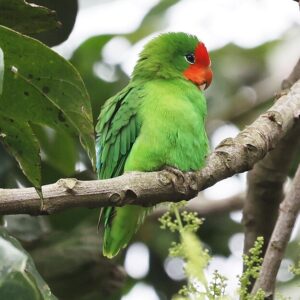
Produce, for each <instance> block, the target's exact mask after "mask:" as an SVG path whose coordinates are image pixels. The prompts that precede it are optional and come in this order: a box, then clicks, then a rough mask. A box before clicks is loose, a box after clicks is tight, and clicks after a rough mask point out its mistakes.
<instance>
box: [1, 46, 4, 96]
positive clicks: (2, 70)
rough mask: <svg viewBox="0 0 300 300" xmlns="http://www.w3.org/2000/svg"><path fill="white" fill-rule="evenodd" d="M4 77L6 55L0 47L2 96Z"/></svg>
mask: <svg viewBox="0 0 300 300" xmlns="http://www.w3.org/2000/svg"><path fill="white" fill-rule="evenodd" d="M3 77H4V55H3V51H2V49H1V48H0V96H1V94H2V88H3Z"/></svg>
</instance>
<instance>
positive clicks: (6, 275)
mask: <svg viewBox="0 0 300 300" xmlns="http://www.w3.org/2000/svg"><path fill="white" fill-rule="evenodd" d="M0 261H1V264H0V299H14V300H55V299H57V298H56V297H55V296H54V295H53V294H52V293H51V291H50V289H49V287H48V285H47V284H46V282H45V281H44V280H43V278H42V277H41V276H40V275H39V273H38V271H37V270H36V268H35V265H34V262H33V260H32V258H31V257H30V256H29V254H28V253H27V252H26V251H25V250H24V249H23V248H22V246H21V244H20V243H19V242H18V241H17V240H16V239H15V238H13V237H11V236H9V235H8V234H7V232H6V231H5V230H4V229H3V228H1V229H0Z"/></svg>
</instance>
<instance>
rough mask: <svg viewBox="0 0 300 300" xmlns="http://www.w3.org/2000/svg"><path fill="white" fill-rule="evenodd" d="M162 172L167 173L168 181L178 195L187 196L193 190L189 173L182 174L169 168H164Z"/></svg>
mask: <svg viewBox="0 0 300 300" xmlns="http://www.w3.org/2000/svg"><path fill="white" fill-rule="evenodd" d="M164 170H165V171H167V172H168V173H169V175H170V176H169V179H170V181H171V182H172V184H173V186H174V188H175V189H176V190H177V191H178V192H179V193H181V194H183V195H187V194H189V193H190V192H191V191H193V190H194V189H195V187H194V184H193V180H192V179H193V178H192V177H191V176H190V172H186V173H184V172H182V171H181V170H179V169H176V168H174V167H171V166H166V167H165V168H164ZM191 174H192V173H191Z"/></svg>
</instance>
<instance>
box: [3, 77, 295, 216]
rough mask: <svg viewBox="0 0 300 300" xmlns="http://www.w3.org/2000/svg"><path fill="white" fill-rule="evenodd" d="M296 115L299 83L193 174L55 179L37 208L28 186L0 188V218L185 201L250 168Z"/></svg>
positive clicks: (274, 144)
mask: <svg viewBox="0 0 300 300" xmlns="http://www.w3.org/2000/svg"><path fill="white" fill-rule="evenodd" d="M297 111H300V81H298V82H297V83H296V84H294V86H293V87H292V88H291V90H290V92H289V93H288V94H287V95H283V96H282V97H280V99H278V101H276V103H275V104H274V105H273V106H272V107H271V108H270V109H269V110H268V111H267V112H266V113H264V114H262V115H261V116H260V117H259V118H258V119H257V120H256V121H255V122H253V123H252V124H251V125H250V126H248V127H247V128H245V129H244V130H243V131H241V132H240V133H239V134H238V135H237V136H236V137H235V138H229V139H225V140H224V141H223V142H222V143H221V144H220V145H219V146H218V147H217V148H216V150H215V151H214V152H213V153H212V154H211V155H210V156H209V157H208V159H207V164H206V166H205V167H204V168H203V169H202V170H200V171H198V172H193V173H186V174H184V175H183V176H176V175H174V174H172V173H170V172H168V171H165V170H163V171H159V172H149V173H138V172H133V173H128V174H124V175H123V176H120V177H116V178H112V179H107V180H94V181H79V180H76V179H60V180H59V181H58V182H56V183H54V184H50V185H45V186H43V187H42V191H43V195H44V199H43V206H42V207H41V201H40V199H39V197H38V195H37V193H36V191H35V190H34V189H33V188H22V189H1V190H0V214H20V213H27V214H33V215H36V214H51V213H54V212H58V211H61V210H64V209H68V208H72V207H89V208H92V207H104V206H122V205H125V204H138V205H144V206H149V205H154V204H157V203H159V202H162V200H164V201H165V200H168V201H173V202H175V201H180V200H182V199H186V200H188V199H191V198H193V197H195V196H196V195H197V193H198V192H199V191H200V190H203V189H204V188H206V187H208V186H211V185H213V184H215V183H216V182H218V181H220V180H222V179H224V178H227V177H230V176H232V175H233V174H236V173H240V172H244V171H247V170H249V169H251V168H252V167H253V165H254V164H255V163H256V162H257V161H259V160H261V159H262V158H263V157H264V156H265V155H266V154H267V153H268V152H269V151H270V150H271V149H273V148H274V147H275V146H276V145H277V144H278V142H279V140H280V138H281V137H282V136H284V135H285V133H286V132H287V131H288V130H289V129H290V128H291V127H292V126H293V125H294V123H295V112H297Z"/></svg>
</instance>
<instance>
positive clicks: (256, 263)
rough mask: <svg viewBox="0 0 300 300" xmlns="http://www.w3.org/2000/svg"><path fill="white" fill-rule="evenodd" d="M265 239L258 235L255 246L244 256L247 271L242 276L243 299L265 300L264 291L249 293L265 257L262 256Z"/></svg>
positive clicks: (241, 295)
mask: <svg viewBox="0 0 300 300" xmlns="http://www.w3.org/2000/svg"><path fill="white" fill-rule="evenodd" d="M263 243H264V239H263V237H258V238H257V240H256V241H255V243H254V246H253V248H251V249H250V250H249V254H248V255H244V256H243V263H244V266H245V271H244V273H243V274H242V276H241V277H240V297H241V298H240V299H241V300H252V299H253V300H263V299H264V292H263V291H262V290H258V291H257V293H256V294H255V295H250V294H249V288H248V287H249V286H250V285H251V282H252V281H253V279H254V280H255V279H257V277H258V275H259V272H260V269H261V264H262V261H263V258H262V257H261V253H262V247H263Z"/></svg>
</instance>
